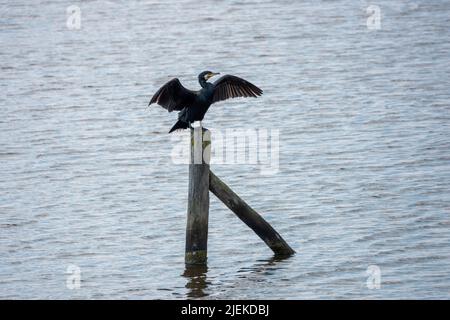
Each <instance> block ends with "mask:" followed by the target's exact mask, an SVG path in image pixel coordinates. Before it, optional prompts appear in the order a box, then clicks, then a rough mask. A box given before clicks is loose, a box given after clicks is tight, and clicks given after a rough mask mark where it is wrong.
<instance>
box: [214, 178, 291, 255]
mask: <svg viewBox="0 0 450 320" xmlns="http://www.w3.org/2000/svg"><path fill="white" fill-rule="evenodd" d="M209 189H210V190H211V192H212V193H214V195H215V196H216V197H217V198H219V200H220V201H222V202H223V203H224V204H225V205H226V206H227V207H228V208H229V209H230V210H231V211H233V212H234V213H235V214H236V215H237V216H238V217H239V219H241V220H242V221H243V222H244V223H245V224H246V225H247V226H249V227H250V228H251V229H252V230H253V231H254V232H255V233H256V234H257V235H258V236H259V237H260V238H261V239H262V240H263V241H264V242H265V243H266V244H267V245H268V246H269V248H270V249H272V251H273V252H274V253H275V254H276V255H292V254H294V253H295V251H294V250H293V249H292V248H291V247H290V246H289V245H288V244H287V242H286V241H284V239H283V238H282V237H281V236H280V235H279V234H278V232H276V231H275V229H274V228H272V226H271V225H270V224H269V223H268V222H267V221H266V220H264V219H263V217H261V216H260V215H259V214H258V213H257V212H256V211H255V210H253V209H252V208H251V207H250V206H249V205H248V204H247V203H245V201H244V200H242V199H241V198H239V196H238V195H237V194H236V193H234V192H233V190H231V189H230V188H229V187H228V186H227V185H226V184H225V183H224V182H223V181H222V180H220V179H219V178H218V177H217V176H216V175H215V174H214V173H212V172H210V173H209Z"/></svg>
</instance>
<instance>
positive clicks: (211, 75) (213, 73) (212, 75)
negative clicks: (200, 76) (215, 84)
mask: <svg viewBox="0 0 450 320" xmlns="http://www.w3.org/2000/svg"><path fill="white" fill-rule="evenodd" d="M218 74H220V72H211V73H208V75H207V76H206V80H208V79H209V78H212V77H214V76H217V75H218Z"/></svg>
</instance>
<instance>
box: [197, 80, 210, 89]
mask: <svg viewBox="0 0 450 320" xmlns="http://www.w3.org/2000/svg"><path fill="white" fill-rule="evenodd" d="M198 83H200V85H201V86H202V88H206V86H207V85H208V83H207V82H206V80H205V79H202V78H200V79H198Z"/></svg>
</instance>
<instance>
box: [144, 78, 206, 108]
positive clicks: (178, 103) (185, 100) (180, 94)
mask: <svg viewBox="0 0 450 320" xmlns="http://www.w3.org/2000/svg"><path fill="white" fill-rule="evenodd" d="M196 96H197V95H196V93H195V92H194V91H191V90H189V89H186V88H185V87H183V85H182V84H181V82H180V80H178V78H174V79H172V80H170V81H169V82H167V83H166V84H165V85H163V86H162V87H161V88H160V89H159V90H158V91H157V92H156V93H155V94H154V95H153V97H152V99H151V100H150V103H149V104H148V105H151V104H152V103H157V104H159V105H160V106H161V107H163V108H164V109H167V111H169V112H172V111H174V110H182V109H183V108H184V107H189V106H190V105H191V104H192V103H193V102H194V101H195V97H196Z"/></svg>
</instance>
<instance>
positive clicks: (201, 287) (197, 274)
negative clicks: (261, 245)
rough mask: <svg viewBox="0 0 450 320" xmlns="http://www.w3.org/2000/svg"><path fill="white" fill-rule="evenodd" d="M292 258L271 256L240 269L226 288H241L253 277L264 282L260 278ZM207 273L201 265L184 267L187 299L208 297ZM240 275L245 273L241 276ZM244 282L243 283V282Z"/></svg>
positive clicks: (252, 279) (208, 282)
mask: <svg viewBox="0 0 450 320" xmlns="http://www.w3.org/2000/svg"><path fill="white" fill-rule="evenodd" d="M290 257H292V256H273V257H272V258H270V259H267V260H259V261H258V262H257V263H255V264H254V265H253V266H251V267H247V268H241V269H239V271H237V274H236V276H237V277H236V281H235V282H234V283H233V284H231V286H230V285H229V284H228V285H227V287H231V288H235V287H238V286H241V285H242V284H243V283H244V282H245V280H244V279H247V280H248V281H250V282H251V281H254V280H255V276H256V277H257V278H258V280H257V281H258V282H261V281H264V279H261V278H260V277H265V276H268V275H270V274H272V272H274V271H275V270H277V269H280V268H279V267H280V266H278V264H279V263H280V262H281V261H283V260H286V259H288V258H290ZM207 273H208V267H207V266H202V265H186V269H185V270H184V273H183V277H185V278H187V283H186V286H185V287H186V288H187V289H189V291H188V293H187V297H188V298H202V297H206V296H208V293H206V292H205V291H206V289H207V288H208V285H209V284H210V281H207ZM242 273H246V274H245V275H243V274H242ZM243 280H244V282H243ZM210 291H218V290H210Z"/></svg>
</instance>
